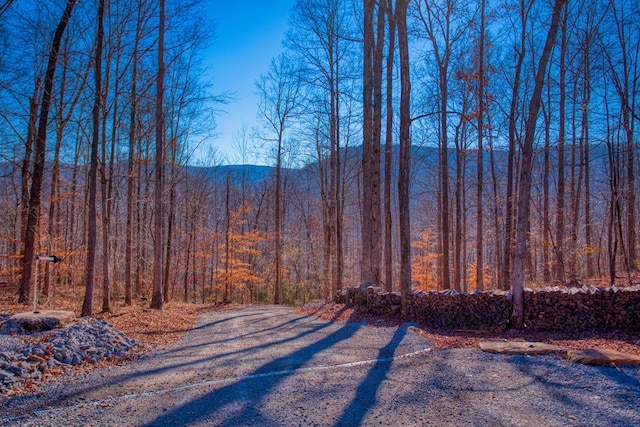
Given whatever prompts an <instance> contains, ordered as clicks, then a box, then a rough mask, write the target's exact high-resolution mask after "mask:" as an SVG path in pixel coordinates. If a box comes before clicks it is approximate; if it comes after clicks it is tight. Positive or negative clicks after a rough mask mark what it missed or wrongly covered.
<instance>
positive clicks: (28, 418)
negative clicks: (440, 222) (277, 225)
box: [0, 306, 640, 426]
mask: <svg viewBox="0 0 640 427" xmlns="http://www.w3.org/2000/svg"><path fill="white" fill-rule="evenodd" d="M638 420H640V369H639V368H624V369H618V368H610V367H602V368H594V367H587V366H582V365H573V364H570V363H568V362H566V361H564V360H562V359H560V358H559V357H557V356H540V357H527V356H502V355H491V354H485V353H482V352H480V351H479V350H475V349H452V350H434V349H432V346H431V345H430V343H428V342H426V341H425V340H424V339H422V338H420V337H419V336H418V335H417V334H415V333H414V332H413V331H412V327H411V326H410V325H408V324H405V325H403V326H401V327H398V328H375V327H369V326H366V325H363V324H359V323H352V322H347V323H345V322H325V321H322V320H318V319H316V318H315V317H313V316H305V315H297V314H294V312H293V310H292V309H291V308H287V307H274V306H260V307H249V308H245V309H241V310H236V311H228V312H211V313H208V314H205V315H203V316H202V317H201V318H200V323H199V326H198V327H197V328H196V329H194V330H192V331H191V332H189V333H188V334H187V335H186V336H185V338H184V339H182V340H181V341H179V342H178V343H176V344H175V345H172V346H170V347H167V348H164V349H162V350H158V351H155V352H153V353H151V354H149V355H146V356H145V357H143V358H142V359H140V360H138V361H135V362H128V363H126V364H124V365H122V366H115V367H111V368H108V369H99V370H94V371H91V372H88V373H79V374H77V375H74V376H70V377H68V378H66V379H64V380H62V381H58V382H56V383H54V384H51V385H49V386H47V387H45V388H43V389H41V390H40V391H39V393H38V394H37V395H33V396H26V397H20V398H15V399H10V400H9V401H7V402H6V404H5V406H4V407H2V408H0V421H1V422H2V424H5V425H12V424H16V425H38V426H44V425H51V426H61V425H83V426H86V425H95V426H174V425H176V426H181V425H194V426H201V425H202V426H205V425H207V426H209V425H215V426H218V425H220V426H244V425H255V426H358V425H366V426H378V425H379V426H389V425H407V426H414V425H435V426H439V425H457V426H460V425H479V426H529V425H536V426H545V425H549V426H558V425H576V426H588V425H594V426H595V425H620V426H624V425H634V424H635V423H636V422H638ZM636 425H637V424H636Z"/></svg>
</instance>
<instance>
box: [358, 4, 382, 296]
mask: <svg viewBox="0 0 640 427" xmlns="http://www.w3.org/2000/svg"><path fill="white" fill-rule="evenodd" d="M375 3H376V2H375V0H364V68H363V96H364V102H363V108H364V110H363V128H362V136H363V142H362V191H363V194H362V259H361V266H360V280H361V281H362V282H365V283H374V284H378V283H379V282H380V256H381V254H380V243H381V236H380V127H379V123H380V122H379V120H381V115H380V114H376V113H377V111H378V110H379V108H376V106H375V104H376V100H379V99H380V98H381V97H382V96H381V95H380V96H377V93H378V90H377V88H378V86H379V83H380V82H381V80H382V78H381V75H380V76H377V75H376V72H377V71H378V70H380V72H381V70H382V67H381V65H380V66H377V65H376V61H382V56H381V54H380V53H379V52H380V51H381V48H382V46H380V44H379V43H378V46H376V40H375V32H374V28H373V16H374V9H375ZM382 27H383V28H384V25H383V26H382ZM378 28H380V23H378ZM378 37H379V40H380V30H379V31H378ZM376 128H377V129H378V131H377V132H376Z"/></svg>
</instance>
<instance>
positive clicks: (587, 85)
mask: <svg viewBox="0 0 640 427" xmlns="http://www.w3.org/2000/svg"><path fill="white" fill-rule="evenodd" d="M590 48H591V43H590V38H589V37H587V43H585V49H584V71H583V72H584V76H583V93H582V129H581V139H582V147H583V150H584V152H583V161H584V165H583V167H584V234H585V246H586V264H587V277H593V276H594V275H595V269H594V267H593V233H592V230H591V227H592V226H591V167H590V165H589V150H590V143H589V101H590V99H591V61H590V55H589V50H590Z"/></svg>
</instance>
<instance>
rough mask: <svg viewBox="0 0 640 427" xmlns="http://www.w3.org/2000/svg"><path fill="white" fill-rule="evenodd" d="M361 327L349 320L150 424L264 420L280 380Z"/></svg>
mask: <svg viewBox="0 0 640 427" xmlns="http://www.w3.org/2000/svg"><path fill="white" fill-rule="evenodd" d="M361 327H362V325H361V324H358V323H352V322H348V323H345V324H344V325H343V326H342V327H341V328H340V329H338V330H337V331H335V332H333V333H331V334H330V335H328V336H326V337H324V338H322V339H320V340H318V341H316V342H314V343H312V344H310V345H308V346H306V347H304V348H301V349H299V350H296V351H294V352H292V353H289V354H287V355H284V356H282V357H279V358H276V359H274V360H272V361H270V362H268V363H266V364H264V365H262V366H260V367H259V368H257V369H256V370H255V371H253V372H252V373H250V374H248V375H246V376H244V377H243V378H241V379H239V380H238V381H237V382H235V383H233V384H229V385H227V386H224V387H222V388H220V389H217V390H214V391H212V392H210V393H207V394H205V395H204V396H201V397H199V398H196V399H194V400H191V401H189V402H187V403H185V404H183V405H181V406H179V407H177V408H175V409H172V410H170V411H167V412H166V413H164V414H163V415H162V416H160V417H158V418H156V419H155V420H153V421H151V422H150V423H148V424H146V425H147V426H164V425H177V424H185V423H186V424H189V423H195V422H199V421H203V420H207V419H210V418H211V417H213V416H214V415H216V416H217V418H216V423H217V424H225V425H242V424H244V423H247V422H249V421H250V422H252V423H258V424H260V422H259V421H260V420H261V419H262V418H263V416H262V415H261V414H260V413H259V411H258V409H257V408H258V407H259V405H260V403H261V401H262V400H264V398H265V397H267V396H268V394H269V392H270V391H271V390H272V389H273V388H274V387H275V386H276V385H277V384H278V383H280V382H282V381H283V380H284V379H285V378H287V377H289V376H291V375H292V374H293V373H294V372H295V370H296V369H299V368H302V367H303V366H304V365H305V364H306V363H307V362H309V361H311V360H312V359H313V358H314V356H315V355H316V354H318V353H320V352H322V351H325V350H327V349H329V348H331V347H333V346H335V345H336V344H338V343H339V342H341V341H344V340H347V339H349V338H351V337H352V336H353V335H354V334H355V333H356V332H357V331H358V329H360V328H361ZM396 345H397V344H396ZM385 348H386V347H385ZM234 405H241V408H240V409H239V410H235V411H234V410H232V411H231V415H230V416H228V417H227V419H224V420H223V419H221V418H220V417H219V414H216V413H217V412H218V411H219V410H221V409H222V408H224V407H227V406H228V407H232V406H234ZM265 421H267V420H265Z"/></svg>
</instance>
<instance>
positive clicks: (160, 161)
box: [151, 0, 165, 310]
mask: <svg viewBox="0 0 640 427" xmlns="http://www.w3.org/2000/svg"><path fill="white" fill-rule="evenodd" d="M159 6H160V16H159V25H158V75H157V79H156V86H157V89H156V157H155V168H156V170H155V177H156V183H155V194H154V199H155V202H154V210H155V212H154V215H155V216H154V227H153V228H154V234H155V236H154V238H155V240H154V243H153V296H152V298H151V308H154V309H158V310H160V309H162V288H163V280H162V252H163V248H164V244H163V243H164V239H163V236H164V233H163V231H164V209H163V207H164V206H163V205H164V203H163V196H164V111H163V106H164V74H165V65H164V26H165V1H164V0H160V2H159Z"/></svg>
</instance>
